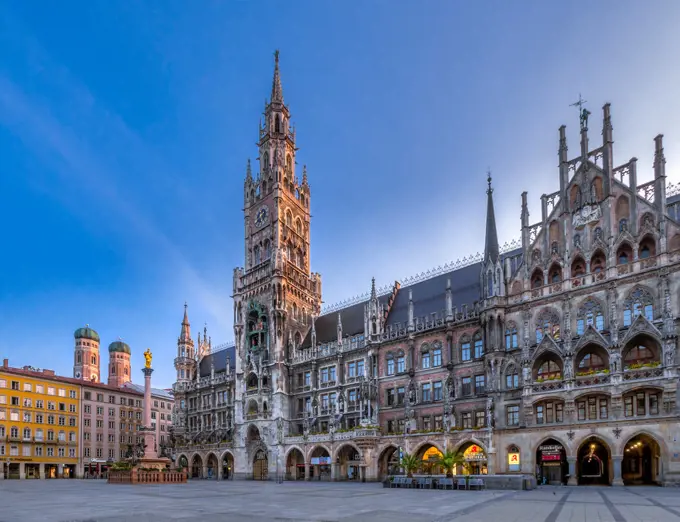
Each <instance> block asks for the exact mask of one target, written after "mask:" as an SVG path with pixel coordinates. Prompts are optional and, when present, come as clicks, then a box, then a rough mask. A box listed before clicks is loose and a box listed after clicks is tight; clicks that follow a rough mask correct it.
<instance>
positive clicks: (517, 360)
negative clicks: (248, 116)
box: [173, 54, 680, 485]
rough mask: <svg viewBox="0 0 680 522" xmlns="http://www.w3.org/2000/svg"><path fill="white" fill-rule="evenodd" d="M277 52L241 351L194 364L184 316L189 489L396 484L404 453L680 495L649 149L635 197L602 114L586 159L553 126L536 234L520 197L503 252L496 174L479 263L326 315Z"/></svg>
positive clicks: (668, 292) (660, 202) (181, 377)
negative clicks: (667, 488) (264, 483)
mask: <svg viewBox="0 0 680 522" xmlns="http://www.w3.org/2000/svg"><path fill="white" fill-rule="evenodd" d="M276 56H277V57H276V65H275V71H274V79H273V82H272V93H271V100H270V102H268V103H267V105H266V108H265V121H264V124H263V125H262V126H261V128H260V132H259V141H258V155H259V158H258V159H259V167H258V168H256V169H255V171H256V172H255V173H253V169H252V168H251V166H250V163H249V164H248V168H247V170H246V179H245V184H244V218H245V255H244V258H245V260H246V266H244V267H242V268H236V269H235V270H234V291H233V296H234V337H235V339H236V345H235V346H228V347H224V348H222V349H213V348H212V345H211V341H210V339H209V338H208V337H207V333H205V332H204V336H203V339H201V338H200V336H199V339H198V343H197V346H198V348H197V349H194V343H193V340H191V339H190V337H189V336H188V335H187V334H188V320H186V323H187V324H186V326H185V325H184V324H183V326H182V333H181V335H180V338H179V340H178V357H177V359H176V367H177V371H178V375H177V382H176V383H175V385H174V391H175V397H176V403H175V404H176V412H175V417H176V419H175V421H174V425H175V426H176V428H175V433H174V434H173V435H174V437H175V439H176V440H177V443H176V445H175V454H176V457H177V458H178V459H182V462H186V463H187V466H188V468H189V470H190V475H194V476H212V477H215V478H255V479H274V478H275V477H277V476H279V477H282V478H285V479H288V480H296V479H305V478H306V479H309V478H311V477H312V476H313V477H315V478H318V477H319V476H321V478H322V479H329V480H330V479H333V480H336V479H337V480H340V479H349V478H357V477H358V478H363V479H366V480H379V479H382V478H383V477H385V476H386V475H388V474H390V473H394V472H396V471H398V465H396V467H395V463H396V462H397V460H398V458H397V457H398V451H397V448H401V449H402V450H403V451H407V452H414V453H416V454H417V455H419V456H420V457H422V456H423V455H425V453H426V452H428V451H429V453H428V454H430V453H432V452H433V451H434V450H431V448H432V447H433V446H434V447H435V448H436V449H437V450H438V451H443V450H444V449H445V448H447V449H453V450H460V451H464V450H466V449H469V448H470V447H472V446H471V445H474V452H472V450H470V451H469V452H468V453H469V454H472V453H474V455H475V457H474V462H472V461H471V465H472V469H473V471H475V472H480V473H489V474H505V473H526V474H529V475H534V474H536V473H537V472H538V473H539V475H540V476H541V477H542V478H543V477H544V478H545V479H546V481H547V482H564V483H567V482H568V483H571V484H576V483H590V482H598V481H599V482H602V483H612V484H615V485H618V484H622V483H624V482H627V483H631V484H632V483H638V482H643V483H659V484H672V483H678V482H680V459H678V458H676V457H674V455H677V454H678V453H679V452H680V446H678V444H677V443H676V442H670V441H674V440H676V439H677V437H676V436H675V435H676V434H675V431H674V430H675V429H676V428H675V427H676V426H677V423H678V420H679V418H678V409H677V404H676V400H675V396H676V395H675V390H676V388H677V384H678V383H677V357H676V351H677V334H676V322H677V316H678V309H679V307H680V303H679V302H678V299H679V297H678V296H680V276H679V275H678V270H679V269H680V255H678V254H679V253H680V224H679V222H678V221H677V219H680V212H678V207H680V197H679V196H677V195H673V196H670V197H667V195H666V178H665V158H664V155H663V146H662V140H661V137H660V136H659V137H657V138H656V140H655V143H656V146H655V160H654V172H653V180H652V181H650V182H648V183H645V184H643V185H639V186H637V185H635V184H636V183H637V181H638V180H637V178H635V177H633V179H630V176H629V174H630V172H633V171H635V169H634V167H635V166H634V165H633V164H632V163H630V162H629V163H627V164H625V165H623V166H621V167H617V168H613V165H615V164H616V162H615V161H614V158H613V150H612V143H613V138H612V125H611V114H610V107H609V105H608V104H607V105H605V106H604V108H603V123H602V125H603V129H604V130H603V133H602V135H603V143H602V145H601V146H600V147H598V148H597V149H596V150H594V151H590V150H588V146H587V144H588V137H587V133H588V129H587V126H583V128H582V129H581V151H580V154H579V155H578V156H577V157H576V158H574V159H569V158H568V156H567V145H566V131H565V128H564V127H561V128H560V136H559V157H560V167H559V180H560V181H561V182H560V183H559V186H560V187H561V188H560V190H559V191H557V192H555V193H554V194H549V195H547V196H544V200H543V201H544V212H543V213H542V216H541V219H540V221H539V222H538V223H533V224H532V223H531V222H530V219H529V211H528V199H527V198H528V196H527V193H526V192H525V193H523V194H522V206H521V228H522V240H521V243H517V244H515V245H514V246H513V247H512V248H506V249H502V248H500V247H499V242H498V238H497V230H496V222H495V213H494V201H493V188H492V186H491V177H490V176H489V180H488V181H489V184H488V188H487V199H488V200H487V213H486V241H485V249H484V255H483V256H479V257H475V258H473V259H472V260H471V261H467V262H464V263H458V264H456V265H451V266H450V267H447V268H445V269H440V270H436V271H434V272H433V273H432V274H431V275H429V276H424V277H419V278H415V279H413V280H410V281H407V282H405V283H404V285H403V286H402V285H401V284H400V283H399V282H395V283H394V284H393V285H388V286H387V287H384V288H380V289H379V288H377V287H376V285H375V281H372V282H370V283H369V282H367V285H366V288H367V294H366V295H365V296H364V297H362V298H360V299H356V300H353V301H348V302H346V303H343V304H341V305H338V306H335V307H330V308H329V311H328V312H322V311H321V296H322V288H321V276H320V275H319V274H317V273H313V272H311V270H310V264H309V253H310V250H311V245H310V235H309V234H310V224H311V216H310V212H309V208H310V206H309V205H310V198H311V188H310V184H309V180H308V178H307V172H306V170H304V171H303V173H302V177H301V179H300V176H298V175H297V173H296V147H295V131H294V129H293V128H292V126H291V124H290V120H291V115H290V112H289V110H288V107H287V106H286V105H285V104H284V102H283V91H282V86H281V78H280V72H279V65H278V54H277V55H276ZM633 162H634V160H633ZM631 183H633V185H631ZM556 185H558V183H556ZM650 187H651V188H653V190H652V189H651V188H650ZM566 215H570V217H569V218H568V219H564V217H565V216H566ZM481 218H482V216H480V219H481ZM565 227H566V229H565ZM607 238H615V239H609V240H608V239H607ZM666 238H668V240H666ZM607 241H609V244H607ZM572 245H573V246H572ZM667 245H669V246H670V245H673V246H674V248H673V249H671V248H668V249H667ZM376 270H379V267H376ZM331 277H334V276H333V275H331ZM335 277H338V276H335ZM508 448H512V450H513V463H514V464H513V466H515V467H514V468H512V469H511V468H510V467H509V463H508V462H509V460H508ZM631 448H633V449H632V450H631ZM636 448H643V449H636ZM480 450H481V453H480ZM626 450H631V451H626ZM633 450H634V451H633ZM586 451H587V452H588V458H589V459H590V460H589V461H588V462H591V461H593V459H594V458H595V457H597V458H598V459H600V460H599V461H600V462H601V464H602V465H601V466H600V468H598V469H600V470H601V472H600V473H599V474H597V473H595V474H594V473H591V471H592V470H590V468H588V464H587V463H586V461H584V460H583V456H584V452H586ZM642 451H644V452H645V453H644V455H643V454H642V453H640V452H642ZM551 452H552V453H551ZM636 452H637V453H636ZM516 453H519V457H517V456H516V455H515V454H516ZM638 453H639V458H638V457H633V456H631V455H638ZM395 455H397V457H395ZM395 459H396V460H395ZM517 459H519V464H517ZM551 459H552V460H551ZM560 459H561V460H562V464H561V465H558V466H548V465H545V463H546V462H556V460H560ZM636 459H637V460H636ZM634 460H635V462H633V461H634ZM423 467H424V468H423V469H425V467H427V463H424V464H423ZM430 467H431V466H430ZM427 469H428V470H429V471H428V472H431V471H432V470H431V469H430V468H429V467H428V468H427ZM211 470H212V471H211Z"/></svg>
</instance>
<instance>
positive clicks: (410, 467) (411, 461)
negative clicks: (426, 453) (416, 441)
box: [401, 453, 420, 478]
mask: <svg viewBox="0 0 680 522" xmlns="http://www.w3.org/2000/svg"><path fill="white" fill-rule="evenodd" d="M401 467H402V468H404V470H405V471H406V476H407V477H408V478H413V472H414V471H416V470H417V469H418V468H419V467H420V459H419V458H418V457H416V456H415V455H410V454H408V453H404V454H403V455H402V457H401Z"/></svg>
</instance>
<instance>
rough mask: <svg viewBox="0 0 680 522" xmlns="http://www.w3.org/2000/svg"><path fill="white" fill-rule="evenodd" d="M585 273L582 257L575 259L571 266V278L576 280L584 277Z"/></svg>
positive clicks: (584, 263)
mask: <svg viewBox="0 0 680 522" xmlns="http://www.w3.org/2000/svg"><path fill="white" fill-rule="evenodd" d="M585 273H586V262H585V261H584V260H583V258H582V257H577V258H576V259H574V261H573V262H572V264H571V277H572V278H577V277H581V276H582V275H585Z"/></svg>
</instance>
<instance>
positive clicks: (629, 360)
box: [623, 343, 659, 370]
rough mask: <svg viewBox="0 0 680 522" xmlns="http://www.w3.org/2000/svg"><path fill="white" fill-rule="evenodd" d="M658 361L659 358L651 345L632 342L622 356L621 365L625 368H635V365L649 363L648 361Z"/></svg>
mask: <svg viewBox="0 0 680 522" xmlns="http://www.w3.org/2000/svg"><path fill="white" fill-rule="evenodd" d="M658 361H659V359H658V357H657V356H656V354H655V353H654V350H653V349H652V347H651V346H649V345H646V344H643V343H636V344H634V345H633V346H632V347H630V348H628V349H627V350H626V352H625V355H624V356H623V366H624V369H626V370H628V369H635V368H636V367H640V366H643V365H649V364H650V363H655V362H658ZM631 367H632V368H631Z"/></svg>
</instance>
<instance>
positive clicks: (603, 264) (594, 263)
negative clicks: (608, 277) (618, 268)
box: [590, 250, 607, 274]
mask: <svg viewBox="0 0 680 522" xmlns="http://www.w3.org/2000/svg"><path fill="white" fill-rule="evenodd" d="M606 268H607V258H606V257H605V255H604V253H603V252H602V251H601V250H597V251H596V252H595V253H594V254H593V257H591V258H590V271H591V272H592V273H593V274H598V273H600V272H602V271H603V270H605V269H606Z"/></svg>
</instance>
